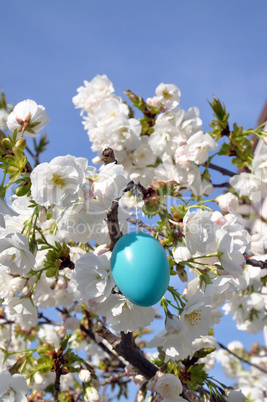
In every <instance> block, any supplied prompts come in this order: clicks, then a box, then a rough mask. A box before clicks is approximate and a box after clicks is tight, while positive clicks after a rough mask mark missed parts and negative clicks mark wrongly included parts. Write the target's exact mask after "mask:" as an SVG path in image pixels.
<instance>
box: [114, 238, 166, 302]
mask: <svg viewBox="0 0 267 402" xmlns="http://www.w3.org/2000/svg"><path fill="white" fill-rule="evenodd" d="M111 271H112V276H113V279H114V281H115V283H116V285H117V286H118V288H119V290H120V291H121V292H122V294H123V295H124V296H125V297H127V299H129V300H130V301H131V302H132V303H134V304H137V305H138V306H142V307H148V306H153V305H154V304H156V303H157V302H158V301H159V300H160V299H161V297H162V296H163V295H164V293H165V292H166V290H167V287H168V285H169V281H170V267H169V262H168V258H167V255H166V252H165V250H164V248H163V247H162V245H161V244H160V242H159V241H158V240H157V239H155V238H154V237H153V236H151V235H149V234H147V233H143V232H138V233H136V232H131V233H127V234H126V235H124V236H122V237H121V238H120V239H119V240H118V241H117V243H116V244H115V247H114V249H113V251H112V255H111Z"/></svg>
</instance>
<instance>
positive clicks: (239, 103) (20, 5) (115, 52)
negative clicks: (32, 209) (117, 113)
mask: <svg viewBox="0 0 267 402" xmlns="http://www.w3.org/2000/svg"><path fill="white" fill-rule="evenodd" d="M266 12H267V3H266V0H257V1H252V0H245V1H244V0H243V1H241V0H235V1H232V0H225V1H223V2H217V1H213V0H201V1H199V0H188V1H186V2H185V1H181V0H167V1H159V0H153V1H152V0H145V1H144V0H135V1H134V2H133V1H131V2H130V1H127V0H78V1H74V0H56V1H54V0H46V1H43V2H41V1H34V0H24V1H20V0H8V1H2V2H1V4H0V13H1V15H2V19H1V32H2V40H1V42H2V43H1V50H2V52H1V62H0V88H2V89H4V90H5V92H6V96H7V99H8V101H9V102H12V103H14V104H16V103H18V102H19V101H21V100H24V99H27V98H30V99H34V100H35V101H36V102H37V103H38V104H42V105H44V106H45V107H46V109H47V112H48V114H49V116H50V118H51V123H50V124H49V126H48V127H47V131H48V135H49V139H50V142H51V146H50V149H49V150H48V152H47V154H46V155H45V156H44V157H43V160H44V159H51V158H52V157H54V156H56V155H58V154H61V155H65V154H67V153H71V154H73V155H75V156H84V157H88V158H89V159H90V158H91V156H92V155H91V153H90V144H89V142H88V137H87V134H86V133H85V132H84V130H83V126H82V124H81V118H80V116H79V111H78V110H75V109H74V107H73V104H72V97H73V96H74V95H75V94H76V89H77V88H78V87H79V86H81V85H82V83H83V80H88V81H90V80H91V79H92V78H93V77H94V76H95V75H96V74H106V75H107V76H108V77H109V78H110V79H111V80H112V81H113V83H114V87H115V90H116V93H117V94H119V95H123V90H124V89H126V88H129V89H131V90H132V91H133V92H135V93H137V94H138V95H141V96H143V97H148V96H153V95H154V92H155V88H156V87H157V85H158V84H159V83H160V82H165V83H174V84H176V85H177V86H178V87H179V88H180V90H181V92H182V97H181V107H183V108H185V109H187V108H189V107H191V106H198V107H199V109H200V116H201V118H202V120H203V125H204V128H205V129H206V130H208V126H209V122H210V120H211V111H210V108H209V106H208V103H207V99H209V100H211V99H212V95H213V94H215V95H216V96H217V97H219V98H220V99H221V100H223V101H224V103H225V104H226V106H227V108H228V110H229V112H230V115H231V121H232V122H233V121H237V122H238V124H240V125H244V126H246V127H248V126H249V127H253V126H255V125H256V121H257V118H258V116H259V113H260V111H261V109H262V108H263V105H264V103H265V101H266V98H267V91H266V88H267V74H266V64H267V63H266V61H267V52H266V41H265V39H266Z"/></svg>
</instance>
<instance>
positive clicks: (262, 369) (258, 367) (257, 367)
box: [218, 342, 267, 374]
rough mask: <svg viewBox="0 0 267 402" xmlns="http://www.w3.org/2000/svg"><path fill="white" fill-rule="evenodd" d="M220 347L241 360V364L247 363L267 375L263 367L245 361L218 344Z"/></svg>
mask: <svg viewBox="0 0 267 402" xmlns="http://www.w3.org/2000/svg"><path fill="white" fill-rule="evenodd" d="M218 345H219V346H220V347H221V348H222V349H224V350H226V351H227V352H228V353H229V354H230V355H232V356H234V357H236V358H237V359H239V360H240V361H241V362H244V363H246V364H249V365H250V366H251V367H254V368H256V369H257V370H260V371H262V372H263V373H265V374H267V370H265V369H264V368H263V367H261V366H258V365H257V364H255V363H251V362H250V361H248V360H246V359H244V358H243V357H241V356H239V355H237V354H236V353H235V352H232V351H231V350H230V349H228V348H227V347H226V346H224V345H223V344H221V343H220V342H218Z"/></svg>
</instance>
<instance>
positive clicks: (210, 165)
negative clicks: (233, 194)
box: [203, 162, 236, 177]
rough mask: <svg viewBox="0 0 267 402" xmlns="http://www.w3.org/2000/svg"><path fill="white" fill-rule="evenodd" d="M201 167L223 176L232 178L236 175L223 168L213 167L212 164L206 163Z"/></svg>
mask: <svg viewBox="0 0 267 402" xmlns="http://www.w3.org/2000/svg"><path fill="white" fill-rule="evenodd" d="M203 166H205V167H207V168H211V169H213V170H217V172H220V173H221V174H223V175H224V176H230V177H233V176H235V175H236V173H234V172H231V171H230V170H228V169H225V168H223V167H221V166H217V165H214V164H213V163H207V162H206V163H204V164H203Z"/></svg>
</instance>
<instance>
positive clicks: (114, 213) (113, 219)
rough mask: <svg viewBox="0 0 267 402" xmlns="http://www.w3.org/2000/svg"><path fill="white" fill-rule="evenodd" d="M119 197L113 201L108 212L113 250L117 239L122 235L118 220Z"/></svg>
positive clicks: (111, 247) (111, 248)
mask: <svg viewBox="0 0 267 402" xmlns="http://www.w3.org/2000/svg"><path fill="white" fill-rule="evenodd" d="M118 209H119V199H116V200H114V201H112V204H111V209H110V210H109V211H108V212H107V225H108V232H109V237H110V241H111V243H110V250H113V248H114V246H115V244H116V243H117V241H118V240H119V239H120V238H121V237H122V232H121V230H120V225H119V221H118Z"/></svg>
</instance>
